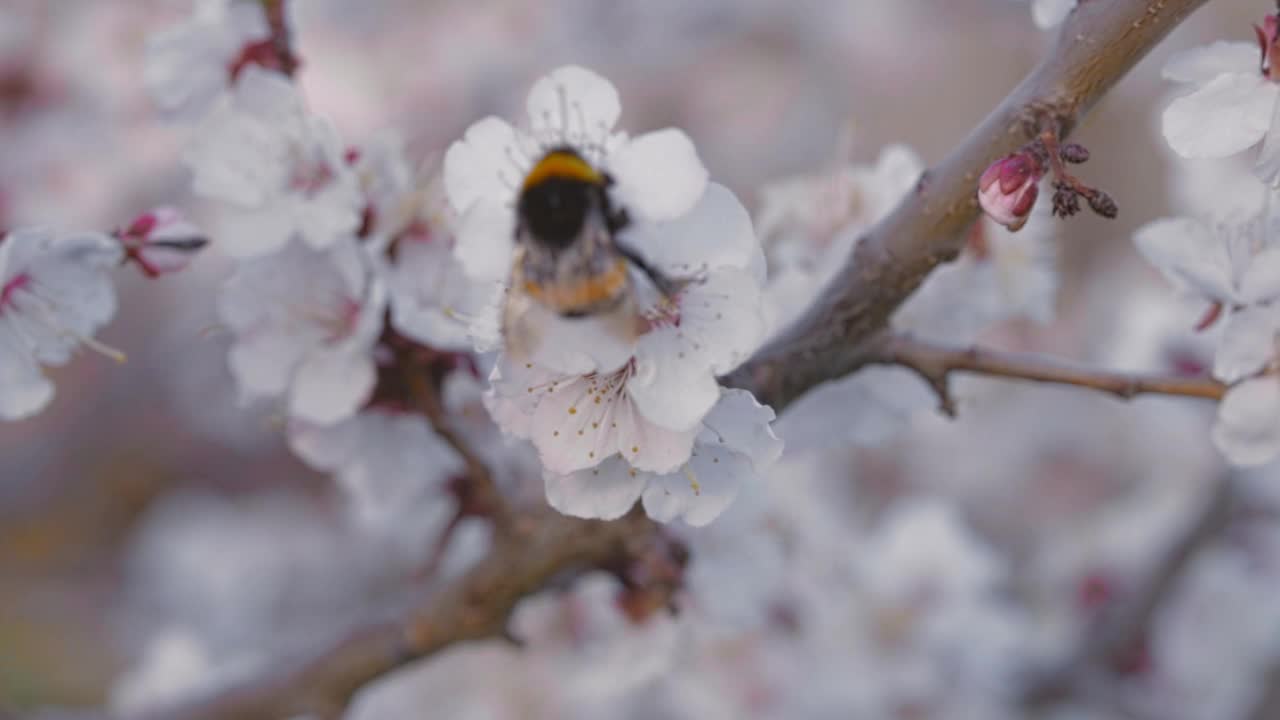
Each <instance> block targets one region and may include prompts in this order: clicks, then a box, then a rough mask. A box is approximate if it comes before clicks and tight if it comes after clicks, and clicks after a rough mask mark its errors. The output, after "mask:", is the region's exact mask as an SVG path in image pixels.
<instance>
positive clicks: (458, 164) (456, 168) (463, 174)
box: [444, 117, 527, 214]
mask: <svg viewBox="0 0 1280 720" xmlns="http://www.w3.org/2000/svg"><path fill="white" fill-rule="evenodd" d="M515 148H516V131H515V128H513V127H511V125H510V124H509V123H507V121H505V120H503V119H501V118H497V117H487V118H484V119H483V120H480V121H478V122H476V123H475V124H473V125H472V126H471V127H469V128H467V132H466V134H465V135H464V136H463V138H462V139H461V140H458V141H456V142H454V143H453V144H452V145H450V146H449V151H448V152H446V153H445V156H444V188H445V192H446V193H447V194H448V196H449V204H450V205H452V206H453V209H454V211H455V212H457V213H458V214H462V213H465V212H466V211H467V210H468V209H469V208H470V207H471V206H472V205H474V204H475V203H477V202H480V201H484V202H487V203H489V204H491V205H500V206H502V205H505V204H506V203H508V202H511V201H512V200H513V199H514V197H515V188H516V187H519V185H520V182H521V180H522V179H523V178H524V174H525V171H526V170H527V168H525V167H517V165H516V163H515V162H514V161H513V158H514V157H519V155H518V153H516V152H515ZM504 179H505V180H504Z"/></svg>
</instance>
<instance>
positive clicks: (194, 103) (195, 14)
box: [142, 0, 271, 118]
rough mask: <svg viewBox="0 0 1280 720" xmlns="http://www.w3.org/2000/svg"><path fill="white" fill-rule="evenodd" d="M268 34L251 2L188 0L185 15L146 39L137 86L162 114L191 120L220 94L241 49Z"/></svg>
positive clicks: (259, 10)
mask: <svg viewBox="0 0 1280 720" xmlns="http://www.w3.org/2000/svg"><path fill="white" fill-rule="evenodd" d="M270 34H271V29H270V27H269V26H268V24H267V17H266V13H265V11H264V10H263V3H262V2H258V1H257V0H194V2H193V8H192V13H191V17H189V18H188V19H187V20H186V21H184V22H182V23H181V24H179V25H175V26H174V27H170V28H166V29H164V30H161V31H160V32H157V33H155V34H153V35H151V36H149V37H148V38H147V46H146V64H145V65H144V66H143V75H142V79H143V82H145V83H146V86H147V91H148V92H149V93H150V94H151V97H152V99H153V100H154V101H155V103H156V104H157V105H159V106H160V108H161V109H162V110H165V111H168V112H170V113H173V114H174V115H176V116H178V117H183V118H196V117H198V116H200V115H201V114H203V113H204V112H205V111H207V110H208V109H209V108H210V107H212V106H213V104H214V102H215V101H217V100H218V99H219V97H221V96H222V95H223V93H225V92H226V90H227V88H228V86H229V85H230V84H231V81H232V78H233V75H234V73H235V72H236V71H237V70H238V68H237V67H236V65H237V61H238V60H239V59H240V57H241V56H242V55H243V54H244V53H245V50H246V48H248V47H249V46H251V45H254V44H256V43H260V42H262V41H265V40H266V39H267V38H268V37H269V36H270Z"/></svg>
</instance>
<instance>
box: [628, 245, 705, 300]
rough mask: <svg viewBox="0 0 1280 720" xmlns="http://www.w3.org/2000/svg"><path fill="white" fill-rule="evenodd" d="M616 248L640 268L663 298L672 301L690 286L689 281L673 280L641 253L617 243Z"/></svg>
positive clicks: (682, 279)
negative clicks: (677, 294) (671, 299)
mask: <svg viewBox="0 0 1280 720" xmlns="http://www.w3.org/2000/svg"><path fill="white" fill-rule="evenodd" d="M616 247H617V248H618V252H619V253H621V254H622V257H624V258H626V259H627V261H628V262H630V263H631V264H632V265H635V266H636V267H637V268H639V270H640V272H642V273H644V274H645V277H647V278H649V281H650V282H652V283H653V286H654V287H656V288H658V292H660V293H662V295H663V297H666V298H668V299H670V298H671V297H673V296H674V295H675V294H676V293H678V292H680V291H681V290H683V289H684V287H685V286H686V285H688V284H689V280H688V279H684V278H673V277H671V276H670V275H667V274H666V273H664V272H662V271H661V270H659V269H658V268H656V267H654V266H653V265H651V264H650V263H649V261H648V260H645V259H644V257H643V256H642V255H640V253H638V252H636V251H635V250H633V249H631V248H629V247H627V246H626V245H624V244H622V243H616Z"/></svg>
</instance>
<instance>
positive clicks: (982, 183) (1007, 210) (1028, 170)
mask: <svg viewBox="0 0 1280 720" xmlns="http://www.w3.org/2000/svg"><path fill="white" fill-rule="evenodd" d="M1043 175H1044V168H1043V167H1041V165H1040V162H1039V161H1038V160H1036V159H1035V157H1033V156H1032V155H1031V154H1030V153H1027V152H1018V153H1014V154H1012V155H1009V156H1007V157H1004V158H1002V159H1000V160H997V161H996V162H994V163H992V164H991V166H990V167H988V168H987V169H986V171H985V172H983V173H982V177H981V178H979V180H978V204H979V205H981V206H982V210H983V212H985V213H986V214H987V215H988V216H990V217H991V219H992V220H995V221H996V222H998V223H1000V224H1001V225H1004V226H1005V227H1007V228H1009V229H1010V230H1020V229H1021V228H1022V226H1023V225H1025V224H1026V223H1027V217H1028V216H1029V215H1030V214H1031V209H1032V208H1033V207H1035V204H1036V197H1037V196H1038V195H1039V192H1040V190H1039V188H1038V187H1037V185H1038V183H1039V182H1040V178H1041V177H1042V176H1043Z"/></svg>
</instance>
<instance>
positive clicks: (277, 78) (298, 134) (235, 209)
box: [184, 66, 364, 257]
mask: <svg viewBox="0 0 1280 720" xmlns="http://www.w3.org/2000/svg"><path fill="white" fill-rule="evenodd" d="M184 159H185V161H186V163H187V165H188V166H189V167H190V168H191V171H192V173H193V174H194V182H195V190H196V192H197V193H199V194H201V195H205V196H208V197H212V198H217V199H219V200H222V201H224V203H226V204H225V206H224V207H223V209H222V213H221V217H220V220H221V232H220V233H219V235H218V244H219V246H220V247H222V248H223V249H224V250H225V251H226V252H227V253H229V254H231V255H234V256H237V257H248V256H255V255H262V254H265V253H270V252H274V251H276V250H279V249H280V248H282V247H284V246H285V244H286V243H288V242H289V241H290V240H291V239H294V238H296V239H298V240H301V241H303V242H305V243H306V244H307V245H309V246H311V247H313V248H317V249H322V248H326V247H328V246H330V245H332V244H333V243H334V242H336V241H337V240H338V239H339V238H342V237H346V236H349V235H351V234H353V233H354V232H355V231H356V230H357V229H358V228H359V226H360V218H361V213H362V210H363V208H364V201H363V198H362V196H361V193H360V184H359V182H358V180H357V178H356V175H355V173H354V172H353V170H352V168H351V167H350V164H349V162H348V161H347V157H346V148H345V147H344V146H343V145H342V141H341V140H340V139H339V138H338V134H337V131H336V130H335V129H334V127H333V125H332V124H331V123H330V122H329V121H328V120H326V119H324V118H322V117H320V116H317V115H313V114H311V113H310V112H309V111H308V110H307V108H306V107H305V106H304V104H303V101H302V98H301V96H300V95H299V93H298V90H297V88H296V87H295V86H294V85H293V84H292V83H291V82H290V81H289V80H288V78H286V77H284V76H283V75H280V74H278V73H275V72H271V71H268V70H263V69H261V68H259V67H257V66H251V67H248V68H246V69H245V70H244V72H243V73H242V74H241V77H240V80H239V82H237V83H236V86H235V89H234V91H233V93H232V97H231V100H230V102H228V103H225V104H222V105H220V106H219V107H217V108H215V109H214V110H213V111H212V112H211V113H210V114H209V115H208V117H206V118H205V120H204V121H203V122H202V123H201V125H200V127H199V128H198V129H197V131H196V134H195V136H194V138H193V140H192V144H191V146H190V147H189V148H188V149H187V152H186V155H185V158H184Z"/></svg>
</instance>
